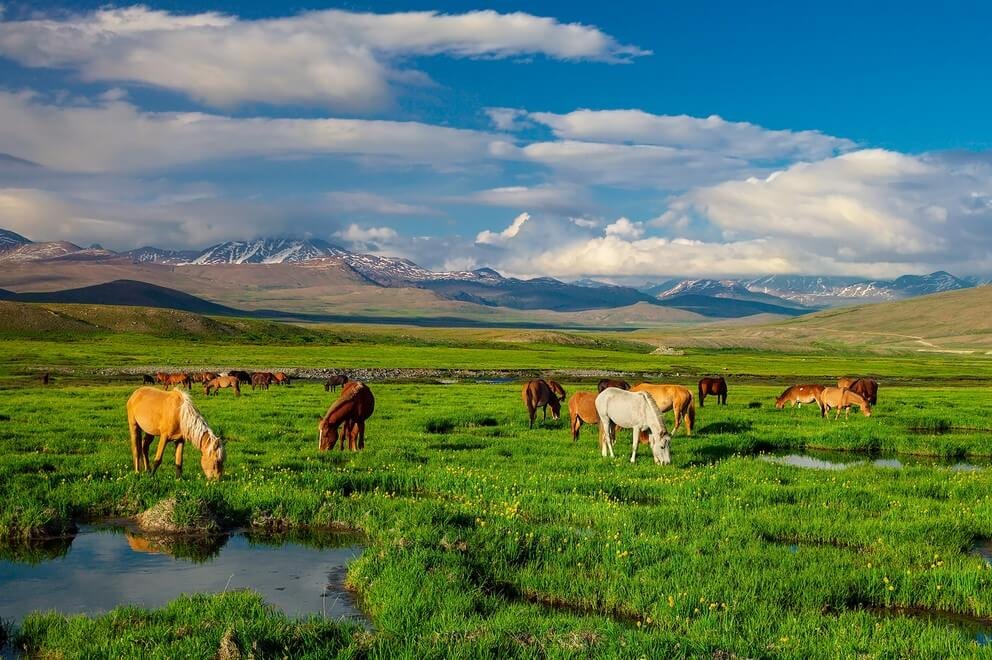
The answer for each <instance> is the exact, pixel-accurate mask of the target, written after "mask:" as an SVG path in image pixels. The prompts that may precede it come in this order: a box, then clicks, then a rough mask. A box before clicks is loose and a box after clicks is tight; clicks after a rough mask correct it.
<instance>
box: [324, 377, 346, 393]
mask: <svg viewBox="0 0 992 660" xmlns="http://www.w3.org/2000/svg"><path fill="white" fill-rule="evenodd" d="M347 382H348V376H346V375H345V374H338V375H336V376H331V377H330V378H328V379H327V380H326V381H325V382H324V391H325V392H330V391H331V390H336V389H337V388H339V387H341V386H342V385H344V384H345V383H347Z"/></svg>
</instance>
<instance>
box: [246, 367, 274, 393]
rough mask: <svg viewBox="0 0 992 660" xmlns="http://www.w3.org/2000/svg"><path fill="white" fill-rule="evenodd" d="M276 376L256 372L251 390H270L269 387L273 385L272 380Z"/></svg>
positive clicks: (266, 372) (252, 376) (252, 378)
mask: <svg viewBox="0 0 992 660" xmlns="http://www.w3.org/2000/svg"><path fill="white" fill-rule="evenodd" d="M273 378H274V376H273V375H272V374H270V373H269V372H268V371H256V372H255V373H253V374H252V375H251V389H253V390H254V389H256V388H259V387H260V388H262V389H263V390H267V389H269V385H271V384H272V379H273Z"/></svg>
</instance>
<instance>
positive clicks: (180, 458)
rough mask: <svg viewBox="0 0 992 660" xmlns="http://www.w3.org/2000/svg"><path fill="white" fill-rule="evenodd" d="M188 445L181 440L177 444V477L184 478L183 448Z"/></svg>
mask: <svg viewBox="0 0 992 660" xmlns="http://www.w3.org/2000/svg"><path fill="white" fill-rule="evenodd" d="M185 444H186V443H185V442H183V441H182V440H180V441H179V442H177V443H176V476H177V477H181V476H183V446H184V445H185Z"/></svg>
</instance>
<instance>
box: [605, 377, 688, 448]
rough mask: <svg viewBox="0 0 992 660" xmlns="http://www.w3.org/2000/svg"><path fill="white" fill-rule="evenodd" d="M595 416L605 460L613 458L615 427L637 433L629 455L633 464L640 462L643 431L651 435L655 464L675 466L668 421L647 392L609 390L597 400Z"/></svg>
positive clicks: (615, 388) (614, 388)
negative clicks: (666, 422) (597, 421)
mask: <svg viewBox="0 0 992 660" xmlns="http://www.w3.org/2000/svg"><path fill="white" fill-rule="evenodd" d="M596 412H597V413H599V447H600V450H601V451H602V452H603V456H607V455H608V456H609V457H610V458H613V443H614V442H615V441H616V427H618V426H620V427H623V428H625V429H633V430H634V443H633V448H632V449H631V452H630V462H631V463H633V462H634V461H636V460H637V443H638V440H639V438H640V435H641V429H648V430H649V431H650V432H651V453H652V454H654V462H655V463H658V464H659V465H668V464H669V463H671V462H672V456H671V453H670V451H669V445H671V442H672V436H670V435H668V430H667V429H666V428H665V420H664V418H663V417H662V416H661V411H660V410H658V404H656V403H655V402H654V399H653V398H651V395H650V394H648V393H647V392H628V391H626V390H621V389H620V388H618V387H607V388H606V389H605V390H603V391H602V392H600V393H599V396H597V397H596Z"/></svg>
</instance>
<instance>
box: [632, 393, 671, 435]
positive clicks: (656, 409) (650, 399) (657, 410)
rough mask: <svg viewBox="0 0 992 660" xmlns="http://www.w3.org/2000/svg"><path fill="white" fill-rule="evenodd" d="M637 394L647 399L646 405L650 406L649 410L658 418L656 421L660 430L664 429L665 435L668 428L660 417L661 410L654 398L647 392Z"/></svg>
mask: <svg viewBox="0 0 992 660" xmlns="http://www.w3.org/2000/svg"><path fill="white" fill-rule="evenodd" d="M638 394H643V395H644V396H645V397H646V398H647V400H648V403H649V404H650V405H651V410H653V411H654V414H655V415H657V416H658V421H659V422H661V428H663V429H665V432H666V433H667V432H668V428H667V427H666V426H665V418H664V417H662V412H661V408H659V407H658V403H657V402H656V401H655V400H654V397H653V396H651V395H650V394H648V393H647V392H638Z"/></svg>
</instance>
